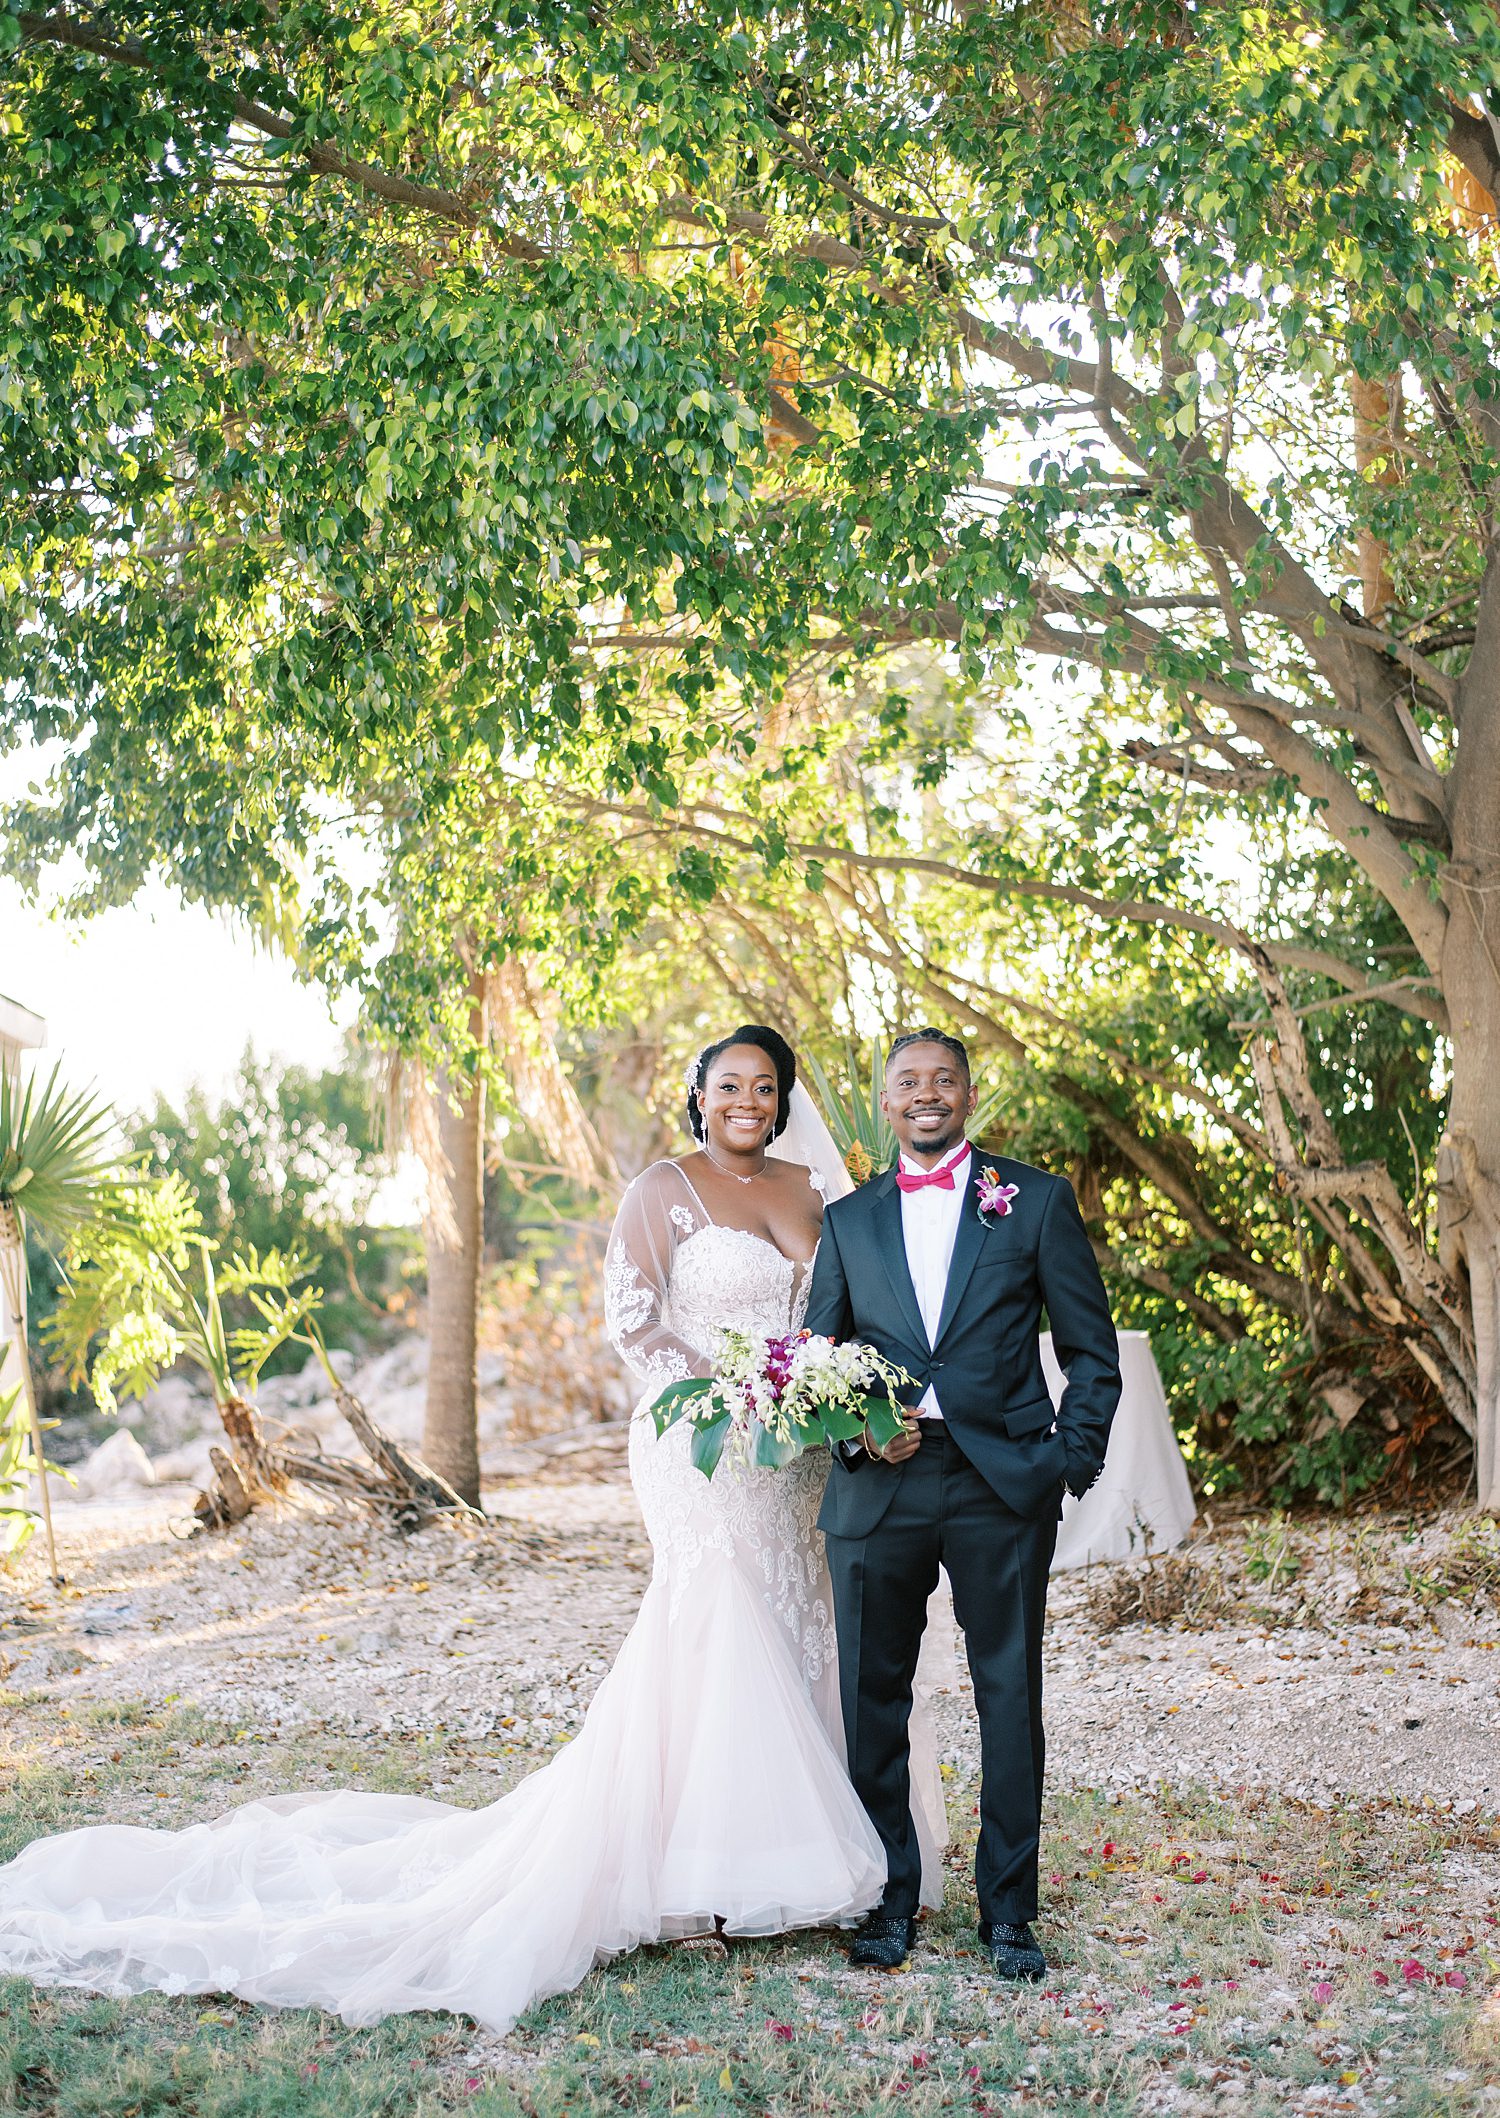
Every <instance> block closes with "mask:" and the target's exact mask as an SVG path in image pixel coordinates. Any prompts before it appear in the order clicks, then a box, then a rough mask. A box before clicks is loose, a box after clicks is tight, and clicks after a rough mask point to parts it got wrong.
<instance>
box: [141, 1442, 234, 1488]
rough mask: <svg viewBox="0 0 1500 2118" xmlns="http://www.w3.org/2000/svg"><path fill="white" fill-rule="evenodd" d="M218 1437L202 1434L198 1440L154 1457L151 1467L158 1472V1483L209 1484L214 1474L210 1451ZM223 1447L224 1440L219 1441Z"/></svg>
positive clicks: (164, 1484) (163, 1484) (161, 1484)
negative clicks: (209, 1455)
mask: <svg viewBox="0 0 1500 2118" xmlns="http://www.w3.org/2000/svg"><path fill="white" fill-rule="evenodd" d="M216 1439H217V1437H216V1436H215V1435H213V1434H200V1435H199V1436H198V1438H197V1440H196V1441H189V1442H185V1443H184V1444H183V1446H182V1447H181V1448H180V1449H169V1450H167V1452H166V1453H165V1455H162V1456H156V1457H153V1458H152V1464H151V1467H152V1469H153V1470H154V1471H155V1473H156V1483H157V1484H158V1485H159V1486H166V1485H195V1486H201V1485H207V1483H208V1481H209V1479H210V1478H211V1477H212V1476H213V1468H214V1467H213V1465H212V1464H211V1463H210V1462H209V1457H208V1452H209V1450H210V1449H211V1448H213V1447H214V1446H215V1442H216ZM218 1446H219V1447H221V1448H222V1447H223V1446H224V1443H223V1442H222V1441H219V1442H218Z"/></svg>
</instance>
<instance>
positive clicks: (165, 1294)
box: [48, 1175, 323, 1412]
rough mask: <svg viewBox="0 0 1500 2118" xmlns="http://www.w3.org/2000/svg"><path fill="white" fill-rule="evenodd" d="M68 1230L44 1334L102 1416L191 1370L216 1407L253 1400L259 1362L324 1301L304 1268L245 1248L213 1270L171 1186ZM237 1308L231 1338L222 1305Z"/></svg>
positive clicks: (188, 1211) (134, 1188) (152, 1188)
mask: <svg viewBox="0 0 1500 2118" xmlns="http://www.w3.org/2000/svg"><path fill="white" fill-rule="evenodd" d="M107 1208H108V1210H107V1212H106V1213H104V1214H102V1215H101V1216H100V1217H99V1218H98V1219H96V1220H95V1221H93V1222H91V1223H89V1224H87V1225H86V1226H84V1227H83V1228H81V1229H79V1230H77V1231H76V1232H75V1233H74V1235H73V1237H72V1240H71V1241H70V1243H69V1245H68V1251H67V1256H66V1260H65V1263H66V1270H67V1285H66V1291H65V1294H64V1297H63V1299H62V1301H61V1302H59V1304H58V1307H57V1310H56V1312H55V1314H54V1316H53V1318H52V1321H51V1324H50V1326H49V1330H48V1340H49V1344H50V1346H51V1348H52V1350H53V1351H54V1353H55V1354H56V1355H57V1357H58V1358H59V1359H60V1360H61V1361H62V1362H63V1363H64V1364H65V1366H66V1368H67V1370H68V1373H69V1375H70V1376H71V1377H72V1378H73V1379H74V1380H75V1381H77V1380H79V1379H81V1378H82V1377H84V1376H85V1375H86V1376H87V1378H88V1383H89V1387H90V1389H91V1390H92V1392H93V1394H94V1398H95V1401H96V1402H97V1403H98V1405H99V1407H100V1409H101V1410H102V1411H105V1412H112V1411H114V1409H115V1406H116V1393H117V1392H118V1391H120V1390H122V1389H123V1390H124V1391H125V1393H126V1394H127V1395H128V1396H131V1397H144V1396H145V1394H146V1392H147V1391H148V1390H149V1389H150V1388H151V1387H152V1385H153V1384H154V1383H155V1382H156V1381H157V1380H158V1378H159V1377H160V1376H161V1374H162V1373H163V1372H164V1370H166V1369H168V1368H170V1367H172V1366H173V1365H174V1363H175V1362H177V1361H179V1360H187V1361H190V1362H191V1363H192V1364H193V1365H194V1366H195V1367H197V1368H199V1369H201V1370H202V1372H203V1373H204V1375H205V1376H207V1378H208V1381H209V1384H210V1386H211V1388H212V1390H213V1393H214V1400H215V1402H216V1403H217V1404H219V1405H224V1404H227V1403H228V1402H230V1401H231V1400H232V1399H234V1398H237V1397H247V1396H252V1395H253V1394H254V1390H255V1384H256V1381H257V1378H258V1377H259V1375H260V1371H261V1369H262V1368H263V1367H264V1365H265V1363H266V1361H267V1360H268V1359H269V1358H270V1357H271V1355H272V1354H273V1353H274V1352H276V1350H277V1349H278V1348H279V1347H281V1346H284V1345H285V1344H286V1343H287V1342H288V1340H289V1339H291V1338H292V1336H293V1335H294V1334H295V1333H297V1332H300V1331H302V1330H303V1329H304V1327H305V1326H306V1325H307V1323H308V1320H309V1319H310V1318H311V1317H312V1316H313V1315H314V1314H315V1312H316V1311H317V1309H318V1307H319V1305H320V1303H321V1301H322V1296H323V1290H322V1289H321V1287H317V1286H313V1285H310V1284H300V1283H303V1282H305V1281H306V1280H307V1274H308V1264H307V1261H306V1259H304V1258H300V1257H298V1256H296V1255H295V1254H293V1255H290V1256H288V1255H286V1254H285V1253H283V1252H280V1251H275V1250H271V1251H266V1252H265V1253H264V1254H262V1253H260V1252H258V1251H256V1250H254V1249H253V1248H252V1249H250V1250H247V1251H245V1252H236V1253H235V1254H234V1255H232V1256H231V1257H230V1258H228V1259H227V1260H226V1262H225V1263H224V1264H223V1265H222V1266H216V1265H215V1263H214V1252H215V1249H216V1247H217V1246H216V1245H215V1244H214V1243H213V1242H212V1241H210V1240H209V1238H208V1237H206V1236H205V1235H204V1233H203V1225H202V1216H201V1215H200V1214H199V1211H198V1208H197V1204H196V1202H195V1201H194V1199H193V1196H192V1194H191V1192H190V1191H189V1189H188V1186H187V1184H186V1182H185V1180H184V1179H183V1178H182V1177H180V1176H175V1175H174V1176H169V1177H162V1178H158V1179H154V1180H153V1179H142V1180H141V1181H138V1182H136V1183H134V1184H132V1185H130V1186H128V1187H125V1188H122V1190H121V1191H120V1192H119V1193H118V1195H116V1196H114V1197H112V1198H110V1199H109V1200H108V1201H107ZM233 1295H239V1296H242V1297H244V1298H245V1300H246V1301H247V1302H248V1304H249V1307H250V1309H251V1311H252V1313H253V1314H254V1315H255V1317H256V1318H257V1319H258V1321H257V1322H255V1323H253V1324H245V1325H242V1326H240V1327H239V1328H237V1329H236V1328H233V1327H232V1326H230V1325H229V1324H228V1323H226V1320H225V1314H224V1302H223V1298H224V1297H226V1296H233Z"/></svg>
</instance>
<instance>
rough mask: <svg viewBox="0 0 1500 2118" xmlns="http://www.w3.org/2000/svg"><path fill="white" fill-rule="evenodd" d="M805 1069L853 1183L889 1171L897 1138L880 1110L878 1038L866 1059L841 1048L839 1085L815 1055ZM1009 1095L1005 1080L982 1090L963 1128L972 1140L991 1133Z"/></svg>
mask: <svg viewBox="0 0 1500 2118" xmlns="http://www.w3.org/2000/svg"><path fill="white" fill-rule="evenodd" d="M803 1065H804V1066H805V1067H806V1070H807V1072H808V1074H809V1076H810V1077H811V1080H812V1084H813V1087H814V1089H815V1090H816V1092H817V1098H818V1102H819V1103H820V1104H821V1105H822V1109H823V1116H824V1119H825V1120H826V1122H827V1125H828V1130H829V1131H830V1132H831V1133H832V1134H833V1138H834V1144H835V1145H836V1146H837V1148H838V1151H839V1153H840V1154H841V1155H842V1156H843V1158H844V1167H845V1168H846V1169H847V1170H848V1172H849V1174H850V1176H851V1177H853V1179H854V1181H855V1182H856V1183H857V1184H862V1183H863V1182H864V1181H865V1179H866V1178H867V1177H869V1176H872V1175H873V1174H874V1173H875V1172H876V1171H877V1170H881V1169H888V1168H889V1167H890V1165H891V1163H892V1162H894V1161H895V1159H896V1135H895V1134H894V1133H893V1132H892V1131H891V1127H890V1121H889V1120H888V1119H887V1117H886V1115H885V1112H884V1111H883V1110H882V1109H881V1108H880V1093H881V1090H882V1089H883V1088H884V1086H885V1060H884V1047H883V1045H882V1043H881V1040H880V1039H879V1038H878V1037H875V1038H872V1039H871V1041H870V1049H869V1053H868V1055H866V1054H864V1053H862V1052H861V1051H860V1049H859V1047H858V1046H857V1045H855V1044H854V1043H853V1042H852V1041H851V1042H850V1043H848V1044H846V1045H845V1046H844V1063H843V1067H842V1070H841V1072H842V1081H841V1083H840V1084H835V1082H834V1081H833V1079H832V1077H831V1076H830V1075H829V1073H828V1071H827V1069H826V1068H825V1067H823V1066H822V1065H821V1064H820V1062H819V1061H818V1059H817V1057H816V1055H815V1054H814V1053H812V1052H807V1053H806V1054H804V1057H803ZM1010 1097H1011V1087H1010V1084H1009V1083H1008V1082H1005V1081H997V1082H994V1083H992V1084H991V1085H990V1086H989V1087H988V1088H981V1089H980V1093H979V1101H978V1102H977V1103H976V1104H975V1106H974V1115H973V1116H972V1117H971V1118H970V1120H969V1122H968V1124H967V1126H966V1127H965V1128H964V1129H965V1131H966V1132H967V1133H968V1136H969V1138H970V1139H971V1140H974V1141H982V1140H983V1139H984V1138H985V1136H986V1134H987V1133H990V1132H992V1131H993V1130H994V1128H995V1125H996V1123H997V1121H998V1120H999V1118H1000V1116H1001V1114H1002V1113H1003V1111H1004V1110H1005V1107H1006V1105H1007V1104H1008V1103H1009V1101H1010Z"/></svg>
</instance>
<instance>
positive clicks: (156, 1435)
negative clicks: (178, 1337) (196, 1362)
mask: <svg viewBox="0 0 1500 2118" xmlns="http://www.w3.org/2000/svg"><path fill="white" fill-rule="evenodd" d="M120 1417H121V1419H122V1420H123V1421H124V1422H125V1423H126V1425H127V1426H131V1427H138V1428H139V1429H140V1430H141V1432H142V1433H144V1435H145V1436H146V1438H147V1440H148V1441H149V1442H150V1443H151V1444H153V1445H154V1446H155V1447H157V1448H160V1449H172V1448H178V1447H180V1446H181V1444H182V1443H183V1442H186V1441H191V1440H192V1439H193V1437H194V1436H195V1435H198V1434H201V1433H203V1432H204V1430H205V1429H206V1428H209V1427H217V1426H218V1424H219V1422H218V1419H217V1417H216V1415H215V1413H214V1408H213V1400H212V1398H211V1397H210V1395H209V1393H208V1391H207V1390H206V1389H204V1388H202V1387H201V1386H200V1385H199V1383H198V1382H197V1380H196V1378H195V1377H193V1376H191V1375H182V1374H172V1375H164V1376H163V1377H162V1379H161V1381H160V1382H159V1383H158V1384H157V1385H156V1388H155V1389H154V1390H148V1391H147V1393H146V1395H145V1397H143V1398H142V1399H141V1400H140V1401H139V1403H137V1402H136V1401H135V1400H134V1399H132V1400H131V1401H130V1402H129V1403H128V1404H122V1405H121V1407H120Z"/></svg>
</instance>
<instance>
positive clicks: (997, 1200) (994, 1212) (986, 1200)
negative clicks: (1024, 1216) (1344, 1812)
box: [978, 1169, 1021, 1221]
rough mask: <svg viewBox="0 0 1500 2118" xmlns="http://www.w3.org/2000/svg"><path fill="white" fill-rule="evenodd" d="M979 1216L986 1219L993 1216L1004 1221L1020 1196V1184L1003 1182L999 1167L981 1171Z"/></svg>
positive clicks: (982, 1219) (983, 1219)
mask: <svg viewBox="0 0 1500 2118" xmlns="http://www.w3.org/2000/svg"><path fill="white" fill-rule="evenodd" d="M978 1191H979V1218H980V1220H981V1221H985V1220H988V1219H990V1218H991V1217H993V1218H994V1219H995V1220H997V1221H1003V1220H1004V1219H1005V1216H1006V1215H1007V1214H1008V1213H1009V1212H1010V1210H1011V1207H1012V1206H1013V1205H1014V1203H1015V1201H1016V1199H1017V1198H1018V1197H1019V1196H1020V1191H1021V1187H1020V1185H1019V1184H1002V1183H1001V1182H1000V1172H999V1170H998V1169H982V1170H980V1172H979V1187H978Z"/></svg>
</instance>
